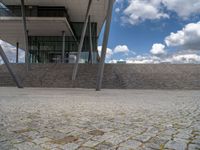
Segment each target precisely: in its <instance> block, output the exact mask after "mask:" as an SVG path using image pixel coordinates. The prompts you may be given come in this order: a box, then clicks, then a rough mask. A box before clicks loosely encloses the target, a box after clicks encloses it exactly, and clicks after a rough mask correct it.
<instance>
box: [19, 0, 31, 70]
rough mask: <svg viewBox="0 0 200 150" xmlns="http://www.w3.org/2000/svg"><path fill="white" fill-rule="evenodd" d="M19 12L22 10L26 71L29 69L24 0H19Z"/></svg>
mask: <svg viewBox="0 0 200 150" xmlns="http://www.w3.org/2000/svg"><path fill="white" fill-rule="evenodd" d="M21 12H22V23H23V29H24V37H25V63H26V65H27V71H28V70H29V49H28V30H27V25H26V14H25V5H24V0H21Z"/></svg>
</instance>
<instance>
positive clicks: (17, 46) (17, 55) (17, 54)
mask: <svg viewBox="0 0 200 150" xmlns="http://www.w3.org/2000/svg"><path fill="white" fill-rule="evenodd" d="M18 63H19V43H18V42H17V44H16V64H18Z"/></svg>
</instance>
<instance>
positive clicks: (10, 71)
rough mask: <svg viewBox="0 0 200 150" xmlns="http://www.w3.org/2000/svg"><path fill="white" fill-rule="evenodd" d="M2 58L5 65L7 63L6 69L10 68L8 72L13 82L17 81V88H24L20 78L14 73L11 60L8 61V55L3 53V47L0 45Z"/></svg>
mask: <svg viewBox="0 0 200 150" xmlns="http://www.w3.org/2000/svg"><path fill="white" fill-rule="evenodd" d="M0 56H1V57H2V59H3V61H4V63H5V65H6V67H7V68H8V71H9V73H10V75H11V76H12V78H13V80H14V81H15V83H16V85H17V87H18V88H23V86H22V84H21V82H20V80H19V78H18V76H17V75H16V74H15V73H14V71H13V69H12V67H11V65H10V63H9V60H8V58H7V56H6V54H5V53H4V51H3V49H2V47H1V45H0Z"/></svg>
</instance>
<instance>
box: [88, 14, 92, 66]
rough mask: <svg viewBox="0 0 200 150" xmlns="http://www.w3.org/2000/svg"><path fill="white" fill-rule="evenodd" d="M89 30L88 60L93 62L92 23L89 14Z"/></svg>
mask: <svg viewBox="0 0 200 150" xmlns="http://www.w3.org/2000/svg"><path fill="white" fill-rule="evenodd" d="M89 32H90V51H89V58H88V62H89V63H91V64H93V43H92V23H91V17H90V16H89Z"/></svg>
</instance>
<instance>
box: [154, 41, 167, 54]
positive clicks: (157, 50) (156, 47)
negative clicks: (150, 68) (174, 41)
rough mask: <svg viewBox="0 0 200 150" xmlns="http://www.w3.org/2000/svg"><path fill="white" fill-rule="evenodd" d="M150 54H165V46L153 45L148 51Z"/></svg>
mask: <svg viewBox="0 0 200 150" xmlns="http://www.w3.org/2000/svg"><path fill="white" fill-rule="evenodd" d="M150 52H151V53H152V54H153V55H163V54H166V51H165V45H163V44H160V43H156V44H153V46H152V49H151V50H150Z"/></svg>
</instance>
